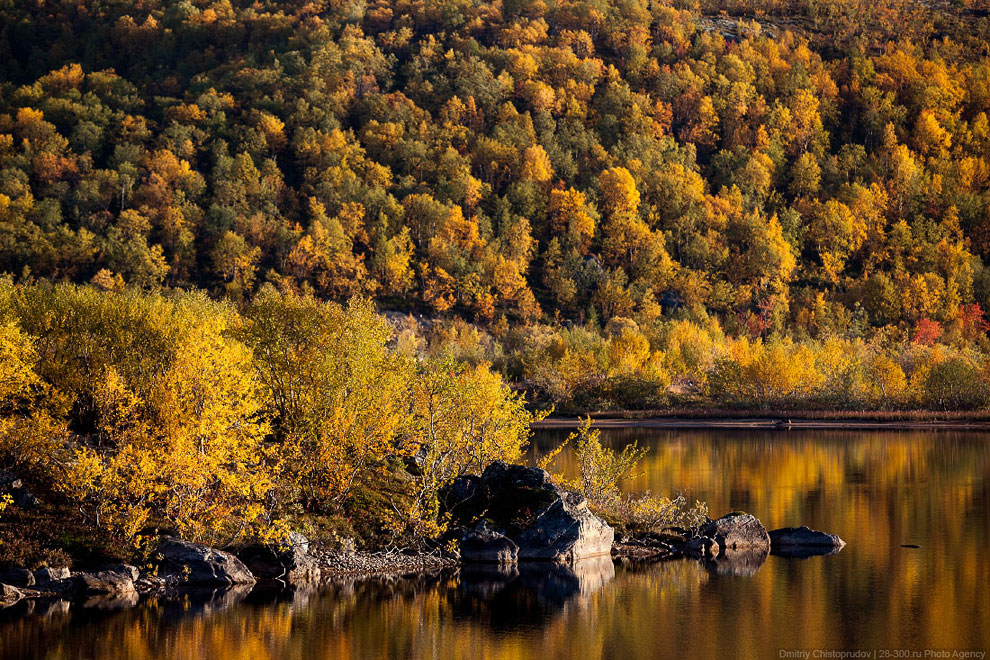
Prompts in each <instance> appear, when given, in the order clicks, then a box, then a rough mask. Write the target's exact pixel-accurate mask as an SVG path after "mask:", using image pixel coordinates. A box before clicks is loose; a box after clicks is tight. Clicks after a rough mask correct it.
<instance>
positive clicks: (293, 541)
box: [237, 532, 322, 583]
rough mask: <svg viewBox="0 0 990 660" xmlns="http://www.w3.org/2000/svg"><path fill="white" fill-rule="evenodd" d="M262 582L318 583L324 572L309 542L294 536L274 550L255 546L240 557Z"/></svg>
mask: <svg viewBox="0 0 990 660" xmlns="http://www.w3.org/2000/svg"><path fill="white" fill-rule="evenodd" d="M237 557H238V558H239V559H240V560H241V561H243V562H244V564H245V565H246V566H247V567H248V569H250V571H251V572H252V573H253V574H254V575H255V576H256V577H258V578H259V579H263V580H283V581H285V582H292V583H299V582H315V581H317V580H319V579H320V577H321V575H322V571H321V569H320V564H319V561H318V560H317V559H316V558H315V557H313V556H312V555H310V554H309V539H307V538H306V537H305V536H303V535H302V534H300V533H298V532H291V533H290V534H288V535H287V536H286V537H285V538H284V539H283V540H282V541H281V542H280V543H278V544H277V545H276V546H275V547H271V546H267V545H252V546H249V547H247V548H244V549H243V550H240V551H239V552H238V553H237Z"/></svg>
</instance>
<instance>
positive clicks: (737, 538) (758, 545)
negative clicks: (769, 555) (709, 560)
mask: <svg viewBox="0 0 990 660" xmlns="http://www.w3.org/2000/svg"><path fill="white" fill-rule="evenodd" d="M700 535H701V536H707V537H709V538H712V539H714V540H715V542H716V543H718V546H719V550H721V551H722V552H723V553H724V551H725V550H746V549H750V548H753V549H758V550H762V549H765V550H766V551H767V552H769V551H770V536H769V535H768V534H767V529H766V527H764V526H763V523H761V522H760V521H759V519H757V518H756V516H753V515H751V514H749V513H729V514H726V515H724V516H722V517H721V518H719V519H718V520H713V521H711V522H710V523H708V524H706V525H703V526H702V527H701V529H700Z"/></svg>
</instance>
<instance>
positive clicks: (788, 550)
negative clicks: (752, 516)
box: [770, 525, 846, 558]
mask: <svg viewBox="0 0 990 660" xmlns="http://www.w3.org/2000/svg"><path fill="white" fill-rule="evenodd" d="M845 545H846V542H845V541H843V540H842V539H840V538H839V537H838V536H836V535H835V534H828V533H826V532H819V531H817V530H814V529H811V528H809V527H806V526H804V525H802V526H801V527H782V528H781V529H775V530H773V531H772V532H770V550H771V552H773V554H775V555H778V556H781V557H797V558H805V557H815V556H818V555H830V554H834V553H836V552H838V551H839V550H841V549H842V548H843V547H845Z"/></svg>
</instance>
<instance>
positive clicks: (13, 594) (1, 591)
mask: <svg viewBox="0 0 990 660" xmlns="http://www.w3.org/2000/svg"><path fill="white" fill-rule="evenodd" d="M21 598H24V594H22V593H21V590H20V589H18V588H17V587H12V586H10V585H9V584H0V607H6V606H8V605H13V604H14V603H16V602H17V601H19V600H20V599H21Z"/></svg>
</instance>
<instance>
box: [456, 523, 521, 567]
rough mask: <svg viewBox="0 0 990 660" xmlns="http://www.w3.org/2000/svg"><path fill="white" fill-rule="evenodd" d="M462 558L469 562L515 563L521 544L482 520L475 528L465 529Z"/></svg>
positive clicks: (462, 537)
mask: <svg viewBox="0 0 990 660" xmlns="http://www.w3.org/2000/svg"><path fill="white" fill-rule="evenodd" d="M461 559H463V560H464V561H467V562H483V563H493V564H514V563H516V562H517V561H518V560H519V546H518V545H516V543H515V541H513V540H512V539H510V538H508V537H507V536H505V535H504V534H503V533H502V532H500V531H498V530H496V529H494V528H493V527H491V526H490V525H489V524H488V522H487V521H485V520H482V521H481V522H479V523H478V524H477V525H476V526H475V527H474V528H472V529H466V530H464V533H463V535H462V536H461Z"/></svg>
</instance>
